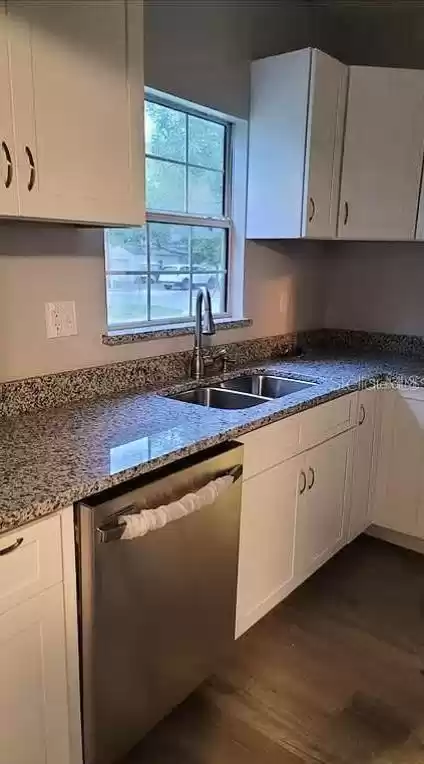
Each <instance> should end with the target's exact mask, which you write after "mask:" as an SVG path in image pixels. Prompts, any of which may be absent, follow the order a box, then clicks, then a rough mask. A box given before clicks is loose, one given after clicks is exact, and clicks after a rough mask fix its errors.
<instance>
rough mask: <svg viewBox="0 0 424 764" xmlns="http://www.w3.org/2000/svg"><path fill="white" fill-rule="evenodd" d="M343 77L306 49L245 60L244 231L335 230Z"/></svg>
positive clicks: (277, 234)
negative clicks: (248, 89)
mask: <svg viewBox="0 0 424 764" xmlns="http://www.w3.org/2000/svg"><path fill="white" fill-rule="evenodd" d="M346 81H347V67H345V66H343V65H342V64H341V63H340V62H339V61H336V60H335V59H332V58H330V56H327V55H326V54H325V53H322V52H321V51H318V50H315V49H314V50H312V49H311V48H306V49H304V50H299V51H294V52H291V53H284V54H282V55H279V56H272V57H269V58H264V59H261V60H259V61H255V62H254V63H253V64H252V93H251V115H250V139H249V182H248V205H247V236H248V238H253V239H261V238H265V239H267V238H275V239H281V238H299V237H301V236H315V237H332V236H335V233H336V216H337V209H338V189H339V170H340V161H341V150H342V128H343V119H344V110H345V97H346Z"/></svg>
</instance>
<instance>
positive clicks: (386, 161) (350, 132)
mask: <svg viewBox="0 0 424 764" xmlns="http://www.w3.org/2000/svg"><path fill="white" fill-rule="evenodd" d="M423 146H424V72H422V71H413V70H405V69H381V68H374V67H363V66H354V67H351V69H350V80H349V95H348V106H347V116H346V131H345V144H344V156H343V170H342V182H341V195H340V213H339V228H338V235H339V237H341V238H344V239H380V240H384V239H388V240H390V239H391V240H402V239H413V238H414V235H415V222H416V215H417V205H418V195H419V187H420V178H421V169H422V160H423Z"/></svg>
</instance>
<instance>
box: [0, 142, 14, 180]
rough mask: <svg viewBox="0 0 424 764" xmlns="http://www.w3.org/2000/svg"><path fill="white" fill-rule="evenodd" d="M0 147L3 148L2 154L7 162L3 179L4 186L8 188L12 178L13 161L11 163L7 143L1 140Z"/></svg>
mask: <svg viewBox="0 0 424 764" xmlns="http://www.w3.org/2000/svg"><path fill="white" fill-rule="evenodd" d="M1 147H2V149H3V154H4V156H5V157H6V162H7V175H6V180H5V181H4V185H5V188H10V186H11V185H12V180H13V163H12V157H11V156H10V151H9V146H8V145H7V143H6V141H3V143H2V144H1Z"/></svg>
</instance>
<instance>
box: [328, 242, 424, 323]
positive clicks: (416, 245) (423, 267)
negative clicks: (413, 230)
mask: <svg viewBox="0 0 424 764" xmlns="http://www.w3.org/2000/svg"><path fill="white" fill-rule="evenodd" d="M327 251H328V258H327V260H326V262H325V264H324V263H323V268H324V271H325V273H326V274H327V275H326V278H325V279H324V280H325V282H326V294H325V301H326V304H327V308H326V318H325V325H326V326H327V327H329V328H334V329H336V328H337V329H361V330H365V331H377V332H393V333H395V334H420V335H424V243H421V242H408V243H405V244H398V243H396V242H390V243H384V244H383V243H353V242H343V243H334V244H331V245H327Z"/></svg>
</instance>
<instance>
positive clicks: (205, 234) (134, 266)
mask: <svg viewBox="0 0 424 764" xmlns="http://www.w3.org/2000/svg"><path fill="white" fill-rule="evenodd" d="M145 131H146V207H147V214H146V220H147V223H146V225H145V226H143V227H142V228H124V229H107V230H106V231H105V252H106V282H107V312H108V325H109V328H110V329H120V328H125V327H137V326H143V325H149V324H150V325H152V324H169V323H176V322H187V321H190V320H192V319H193V316H194V306H195V298H196V293H197V290H198V289H199V287H202V286H207V287H208V288H209V290H210V292H211V296H212V305H213V310H214V314H215V315H216V316H219V315H226V314H227V311H228V305H227V302H228V268H229V248H230V247H229V242H230V230H231V219H230V194H229V191H228V189H229V188H230V183H231V178H230V161H229V157H230V142H231V125H230V124H229V123H227V122H224V121H218V120H215V119H212V118H211V117H210V116H209V115H205V114H202V113H201V112H195V111H192V110H190V111H188V110H183V109H182V108H180V107H179V106H175V105H174V104H170V103H169V102H166V101H162V100H160V101H159V100H151V99H150V97H148V99H147V100H146V101H145Z"/></svg>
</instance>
